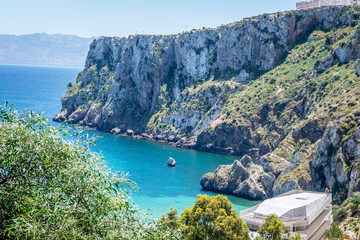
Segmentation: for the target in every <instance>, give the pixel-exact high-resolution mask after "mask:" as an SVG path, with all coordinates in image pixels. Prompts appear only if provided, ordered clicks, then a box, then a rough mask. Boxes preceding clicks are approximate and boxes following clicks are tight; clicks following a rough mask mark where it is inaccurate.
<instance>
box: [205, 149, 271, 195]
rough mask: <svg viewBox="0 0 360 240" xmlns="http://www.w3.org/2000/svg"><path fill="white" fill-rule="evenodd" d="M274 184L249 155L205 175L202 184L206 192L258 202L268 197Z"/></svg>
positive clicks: (269, 176)
mask: <svg viewBox="0 0 360 240" xmlns="http://www.w3.org/2000/svg"><path fill="white" fill-rule="evenodd" d="M273 183H274V177H273V176H271V175H270V174H267V173H264V171H263V169H262V167H261V166H259V165H255V164H253V163H252V159H251V157H249V156H248V155H245V156H244V157H243V158H242V159H241V160H240V161H238V160H236V161H235V162H234V163H233V164H232V165H220V166H219V167H218V168H217V169H216V171H215V172H214V173H207V174H205V175H204V176H203V177H202V179H201V182H200V184H201V186H202V187H203V189H205V190H210V191H216V192H220V193H226V194H232V195H235V196H238V197H242V198H248V199H257V200H262V199H266V198H267V197H268V192H269V191H271V188H272V185H273Z"/></svg>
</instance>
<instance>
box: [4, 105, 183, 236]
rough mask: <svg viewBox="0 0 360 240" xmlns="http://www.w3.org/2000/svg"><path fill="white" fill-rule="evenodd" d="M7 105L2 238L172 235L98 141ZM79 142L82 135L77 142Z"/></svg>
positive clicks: (174, 234)
mask: <svg viewBox="0 0 360 240" xmlns="http://www.w3.org/2000/svg"><path fill="white" fill-rule="evenodd" d="M70 132H71V131H69V130H67V129H66V128H63V129H59V130H58V129H57V128H55V127H52V126H50V125H49V124H48V123H47V121H46V119H44V117H43V116H41V115H37V114H34V113H32V112H27V113H19V112H17V111H15V110H13V109H12V107H7V106H6V105H5V106H2V107H1V106H0V239H172V238H175V237H176V234H177V233H176V232H174V231H170V230H166V231H165V230H164V229H162V228H161V226H160V225H158V224H156V222H155V221H154V220H153V219H152V218H151V217H149V216H148V215H147V214H146V213H143V212H140V211H139V210H138V209H137V208H136V207H135V206H134V205H133V203H132V201H131V199H130V198H129V197H128V192H129V191H131V190H132V189H133V188H135V187H136V185H135V183H133V182H132V181H130V180H129V179H127V176H126V175H124V174H121V173H114V172H112V171H110V169H108V168H107V166H106V165H105V163H104V159H103V158H102V157H101V156H100V155H99V154H97V153H95V152H92V151H90V146H91V145H92V144H93V143H94V139H91V138H88V137H86V136H83V137H79V134H78V133H75V134H73V135H71V134H70ZM70 135H71V139H75V140H72V141H70V140H69V138H68V137H69V136H70Z"/></svg>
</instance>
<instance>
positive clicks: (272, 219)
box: [257, 215, 300, 240]
mask: <svg viewBox="0 0 360 240" xmlns="http://www.w3.org/2000/svg"><path fill="white" fill-rule="evenodd" d="M258 233H259V235H260V236H259V237H258V238H257V240H300V236H299V235H298V234H295V235H294V236H292V235H291V234H290V231H289V229H288V228H287V227H286V226H285V225H284V224H283V223H282V222H281V220H280V219H279V217H278V216H276V215H269V216H268V217H267V218H266V219H265V221H264V223H263V224H262V225H260V227H259V231H258Z"/></svg>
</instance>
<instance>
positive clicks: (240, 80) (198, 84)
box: [55, 7, 360, 199]
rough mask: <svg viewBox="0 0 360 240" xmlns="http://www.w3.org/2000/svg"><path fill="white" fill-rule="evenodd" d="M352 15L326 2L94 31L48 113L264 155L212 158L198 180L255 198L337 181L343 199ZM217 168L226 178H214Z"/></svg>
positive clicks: (347, 178)
mask: <svg viewBox="0 0 360 240" xmlns="http://www.w3.org/2000/svg"><path fill="white" fill-rule="evenodd" d="M359 16H360V14H359V12H358V9H357V8H350V7H342V8H326V9H316V10H311V11H293V12H286V13H277V14H271V15H262V16H258V17H254V18H250V19H245V20H243V21H241V22H237V23H233V24H229V25H224V26H221V27H219V28H216V29H204V30H198V31H192V32H187V33H183V34H179V35H173V36H135V37H134V36H130V37H129V38H100V39H98V40H95V41H94V42H93V43H92V44H91V47H90V51H89V53H88V58H87V61H86V66H85V69H84V71H83V72H81V73H80V74H79V76H78V78H77V80H76V83H75V84H69V87H68V91H67V93H66V94H65V95H64V96H63V98H62V104H63V109H62V110H61V111H60V113H59V114H58V115H57V116H56V117H55V120H58V121H70V122H72V123H78V124H80V125H85V126H88V127H91V128H95V129H98V130H102V131H108V132H112V133H114V134H122V133H123V134H128V135H134V134H135V136H136V137H139V138H140V137H141V138H148V139H155V140H166V141H169V142H174V143H176V145H177V146H179V147H190V148H194V149H197V150H202V151H209V152H217V153H225V154H234V155H240V156H243V155H245V154H247V155H249V156H248V157H246V159H248V158H250V159H252V161H254V162H258V163H261V165H260V166H261V167H260V168H259V167H257V166H252V165H251V166H243V165H242V164H243V161H240V162H235V163H234V165H233V167H230V166H228V167H221V168H220V169H219V171H217V172H215V173H214V174H207V175H206V176H204V178H203V180H202V185H203V187H204V188H205V189H210V190H214V191H222V192H227V193H232V194H234V195H238V196H243V197H244V196H245V197H249V198H261V199H262V198H266V197H269V196H272V195H277V194H280V193H282V192H284V191H287V190H291V189H296V188H303V189H315V190H320V191H323V190H325V188H331V189H333V188H334V187H335V190H336V188H339V186H342V185H341V184H345V185H346V186H347V189H346V190H345V191H344V192H342V193H340V191H339V194H338V196H339V198H342V197H343V196H345V195H347V194H348V193H350V192H351V191H355V190H356V189H357V188H358V186H357V179H358V174H357V170H356V169H357V167H356V166H357V165H356V164H357V162H358V155H357V151H358V150H357V141H358V139H359V138H358V137H357V134H356V132H357V131H355V130H354V129H356V128H357V117H356V116H357V115H356V114H358V113H357V112H356V110H357V107H358V100H359V99H358V98H355V97H353V96H352V95H351V94H354V96H355V95H356V93H357V92H356V91H355V90H354V89H357V87H359V85H360V84H359V85H358V84H357V80H358V77H357V76H356V73H355V72H356V71H357V72H359V73H360V67H358V65H360V64H356V61H357V59H358V57H359V49H358V44H359V43H360V41H359V37H358V36H359V33H358V29H357V27H356V26H357V19H358V18H359ZM349 104H350V105H351V106H350V105H349ZM358 115H359V116H360V114H358ZM349 119H350V120H349ZM350 123H351V124H350ZM345 124H347V125H345ZM358 135H360V134H358ZM350 140H351V141H350ZM348 141H350V142H348ZM338 159H340V160H338ZM341 159H342V160H341ZM341 162H342V165H341ZM237 169H242V170H241V171H240V170H237ZM244 172H248V173H249V176H248V177H247V178H246V179H244V181H240V182H239V181H235V180H234V179H242V178H241V177H238V178H236V174H237V173H244ZM217 173H219V174H220V173H221V176H222V177H221V178H218V175H217ZM226 176H231V179H232V180H229V181H228V183H229V184H230V183H231V184H230V185H229V186H231V187H227V185H223V184H217V183H218V182H217V181H216V179H222V180H221V181H225V182H226V179H227V177H226ZM245 182H246V184H245ZM236 184H238V186H237V187H236ZM217 186H220V187H217ZM246 189H252V190H254V191H248V190H246ZM359 190H360V189H359ZM250 192H251V195H250V196H248V195H246V194H245V193H250ZM244 194H245V195H244Z"/></svg>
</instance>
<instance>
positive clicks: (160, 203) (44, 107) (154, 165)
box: [0, 65, 258, 217]
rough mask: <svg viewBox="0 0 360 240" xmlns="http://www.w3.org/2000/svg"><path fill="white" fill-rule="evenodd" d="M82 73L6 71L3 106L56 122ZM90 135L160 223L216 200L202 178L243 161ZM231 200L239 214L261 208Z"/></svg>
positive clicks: (1, 75)
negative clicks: (201, 198)
mask: <svg viewBox="0 0 360 240" xmlns="http://www.w3.org/2000/svg"><path fill="white" fill-rule="evenodd" d="M80 71H81V69H79V68H63V67H39V66H19V65H0V84H1V86H2V87H1V88H0V105H3V104H4V103H5V102H6V101H8V102H9V104H13V105H14V107H15V108H16V109H19V110H34V111H36V112H38V113H41V112H43V113H44V114H45V116H47V117H48V118H49V119H51V118H52V117H53V116H55V114H56V113H57V112H58V111H59V110H60V108H61V102H60V99H61V96H62V95H63V94H64V93H65V91H66V86H67V84H68V83H69V82H74V80H75V79H76V75H77V74H78V73H79V72H80ZM53 124H56V123H53ZM85 133H88V134H89V135H95V136H97V137H99V139H98V140H97V144H98V147H97V148H96V149H94V150H95V151H98V152H101V153H102V154H103V156H104V157H105V160H106V162H107V164H108V166H109V167H110V168H111V169H112V170H113V171H118V172H124V173H129V178H130V179H131V180H133V181H135V182H136V183H137V185H138V187H139V189H138V191H136V192H133V193H131V197H132V198H133V200H134V203H135V204H136V205H138V206H139V208H140V209H142V210H147V209H149V212H150V213H152V214H153V215H154V216H155V217H160V216H161V215H162V214H163V213H167V212H168V211H169V210H170V208H171V207H175V208H177V209H178V212H179V213H180V212H181V211H183V210H184V209H185V207H187V206H192V205H193V201H194V200H195V199H196V196H197V195H198V194H209V195H216V193H212V192H205V191H202V190H201V186H200V179H201V176H202V175H203V174H205V173H207V172H210V171H214V170H215V169H216V168H217V167H218V165H220V164H232V162H233V161H234V160H235V159H237V157H233V156H224V155H218V154H210V153H204V152H198V151H194V150H188V149H178V148H175V147H172V146H171V145H168V144H165V143H158V142H152V141H145V140H135V139H131V138H126V137H117V136H113V135H111V134H107V133H103V132H99V131H93V130H85ZM170 156H171V157H173V158H174V159H175V160H176V162H177V164H176V167H174V168H170V167H168V166H167V164H166V162H167V159H168V158H169V157H170ZM228 197H229V199H230V200H231V201H232V202H233V203H234V208H235V209H236V210H238V211H239V210H243V209H246V208H249V207H251V206H253V205H255V204H257V203H258V202H256V201H249V200H246V199H241V198H236V197H232V196H228Z"/></svg>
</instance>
